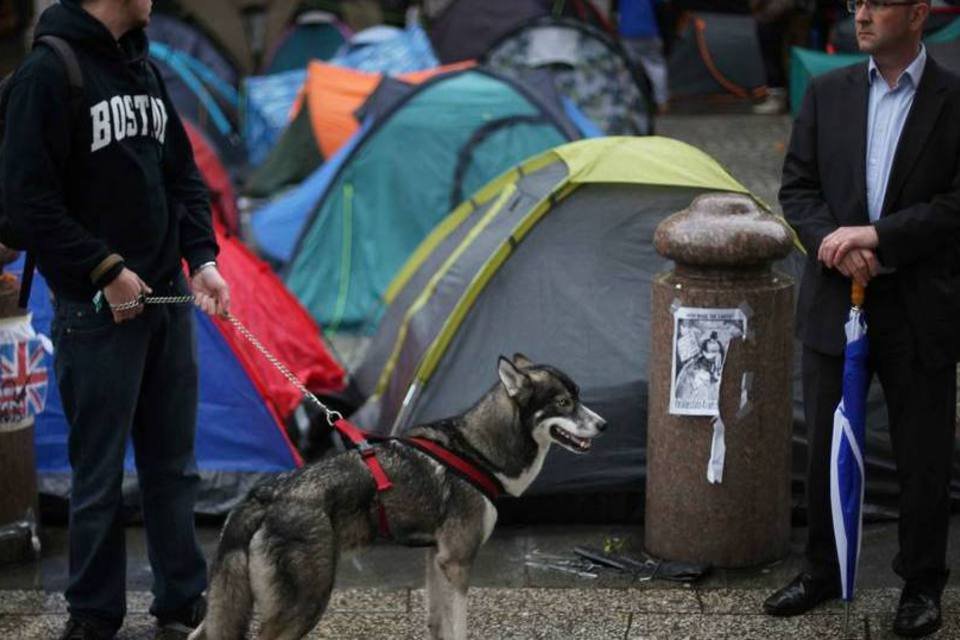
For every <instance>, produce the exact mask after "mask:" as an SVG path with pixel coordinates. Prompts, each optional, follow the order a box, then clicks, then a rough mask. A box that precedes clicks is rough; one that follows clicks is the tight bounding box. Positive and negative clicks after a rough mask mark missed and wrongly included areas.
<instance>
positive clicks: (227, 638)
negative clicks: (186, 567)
mask: <svg viewBox="0 0 960 640" xmlns="http://www.w3.org/2000/svg"><path fill="white" fill-rule="evenodd" d="M264 512H265V509H264V505H263V503H261V502H260V501H258V500H256V499H253V500H247V501H246V502H244V503H243V504H242V505H240V506H239V507H237V509H236V510H235V511H234V512H233V513H231V514H230V517H228V518H227V521H226V523H225V524H224V525H223V532H222V533H221V534H220V545H219V547H218V548H217V555H216V557H215V558H214V561H213V564H212V565H211V567H210V586H209V588H208V590H207V615H206V617H205V618H204V620H203V623H202V624H201V625H200V626H199V627H198V628H197V630H196V631H195V632H194V634H193V635H191V636H190V640H235V639H236V638H244V637H246V633H247V627H249V626H250V617H251V615H252V614H253V592H252V590H251V588H250V574H249V570H248V548H249V545H250V540H251V538H253V536H254V534H255V533H256V532H257V530H258V529H259V528H260V526H261V524H262V523H263V515H264Z"/></svg>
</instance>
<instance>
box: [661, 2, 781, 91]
mask: <svg viewBox="0 0 960 640" xmlns="http://www.w3.org/2000/svg"><path fill="white" fill-rule="evenodd" d="M667 76H668V81H669V84H670V100H671V101H677V100H683V99H685V98H698V99H699V98H704V97H724V98H741V99H754V98H761V97H763V96H764V95H766V92H767V87H766V73H765V71H764V67H763V58H762V57H761V55H760V44H759V42H758V41H757V34H756V25H755V22H754V19H753V16H750V15H740V14H733V13H688V14H686V15H685V17H684V20H683V26H682V28H681V30H680V33H679V35H678V37H677V41H676V42H675V43H674V45H673V50H672V51H671V52H670V57H669V58H668V59H667Z"/></svg>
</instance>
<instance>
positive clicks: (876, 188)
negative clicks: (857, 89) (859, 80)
mask: <svg viewBox="0 0 960 640" xmlns="http://www.w3.org/2000/svg"><path fill="white" fill-rule="evenodd" d="M926 66H927V49H926V47H924V46H923V45H922V44H921V45H920V53H919V54H917V57H916V58H914V59H913V62H911V63H910V66H909V67H907V68H906V69H905V70H904V72H903V73H902V74H900V77H899V78H897V83H896V85H895V86H894V88H892V89H891V88H890V86H889V85H888V84H887V81H886V80H884V79H883V76H882V75H880V70H879V69H878V68H877V65H876V63H875V62H874V60H873V57H872V56H871V57H870V63H869V65H868V67H867V74H868V82H869V84H870V94H869V99H868V112H867V113H868V116H867V158H866V161H867V213H868V214H869V216H870V222H876V221H877V220H879V219H880V213H881V212H882V211H883V198H884V195H885V194H886V193H887V183H888V182H889V181H890V169H891V167H892V166H893V156H894V154H896V152H897V143H899V142H900V134H901V133H903V125H904V124H905V123H906V122H907V115H908V114H909V113H910V107H911V106H912V105H913V97H914V95H916V93H917V86H919V84H920V78H921V77H922V76H923V69H924V67H926Z"/></svg>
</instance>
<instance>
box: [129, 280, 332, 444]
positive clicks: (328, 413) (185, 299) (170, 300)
mask: <svg viewBox="0 0 960 640" xmlns="http://www.w3.org/2000/svg"><path fill="white" fill-rule="evenodd" d="M195 300H196V299H195V298H194V297H193V296H141V297H139V298H137V299H136V300H132V301H130V302H122V303H120V304H116V305H113V304H112V305H110V308H111V309H113V310H114V311H125V310H128V309H135V308H136V307H138V306H140V305H141V304H190V303H193V302H195ZM226 319H227V320H229V321H230V324H232V325H233V326H234V328H235V329H236V330H237V331H239V332H240V335H242V336H243V337H244V338H246V339H247V340H249V341H250V344H252V345H253V346H254V347H256V349H257V351H259V352H260V353H261V355H263V357H264V358H266V359H267V361H269V362H270V364H272V365H273V366H275V367H276V368H277V370H278V371H279V372H280V373H282V374H283V376H284V377H285V378H286V379H287V380H288V381H289V382H290V384H292V385H293V386H294V387H296V388H297V390H298V391H300V393H302V394H303V395H304V396H305V397H306V398H308V399H309V400H310V401H312V402H313V403H314V404H316V405H317V406H318V407H319V408H320V410H321V411H323V414H324V417H325V418H326V419H327V424H329V425H330V426H331V427H332V426H333V425H334V423H336V422H337V421H338V420H343V414H342V413H340V412H339V411H336V410H334V409H331V408H330V407H328V406H327V405H325V404H323V403H322V402H320V398H318V397H317V396H315V395H314V394H313V392H312V391H310V390H309V389H307V388H306V387H305V386H304V385H303V384H302V383H301V382H300V380H298V379H297V376H295V375H294V374H293V372H292V371H290V369H288V368H287V366H286V365H285V364H283V363H282V362H280V360H278V359H277V357H276V356H274V355H273V354H272V353H270V351H268V350H267V348H266V347H265V346H263V344H262V343H261V342H260V341H259V340H257V337H256V336H255V335H253V334H252V333H251V332H250V330H249V329H247V328H246V327H245V326H243V323H241V322H240V320H238V319H237V317H236V316H235V315H233V314H232V313H229V312H228V313H227V315H226Z"/></svg>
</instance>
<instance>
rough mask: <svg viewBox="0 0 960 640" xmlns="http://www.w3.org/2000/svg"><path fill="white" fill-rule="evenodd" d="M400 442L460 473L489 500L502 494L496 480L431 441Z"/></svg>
mask: <svg viewBox="0 0 960 640" xmlns="http://www.w3.org/2000/svg"><path fill="white" fill-rule="evenodd" d="M402 441H403V442H406V443H408V444H411V445H413V446H414V447H416V448H418V449H421V450H422V451H424V452H425V453H428V454H430V455H431V456H432V457H433V458H435V459H437V461H439V462H441V463H442V464H444V465H446V466H448V467H450V468H451V469H454V470H456V471H458V472H460V473H461V474H462V475H463V476H464V477H465V478H466V479H468V480H469V481H470V482H472V483H473V485H474V486H475V487H477V488H478V489H480V491H482V492H483V493H484V494H485V495H486V496H487V497H488V498H490V499H491V500H495V499H496V498H498V497H500V495H501V494H502V493H503V485H501V484H500V482H499V481H498V480H497V479H496V478H494V477H493V476H491V475H490V474H489V473H487V472H486V471H483V470H481V469H478V468H477V466H476V465H475V464H473V463H472V462H469V461H467V460H465V459H463V458H461V457H460V456H458V455H457V454H455V453H454V452H452V451H450V450H449V449H447V448H446V447H443V446H441V445H439V444H437V443H436V442H434V441H433V440H427V439H426V438H403V439H402Z"/></svg>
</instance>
